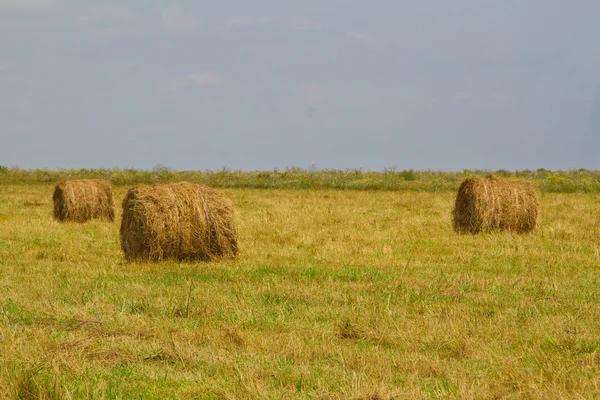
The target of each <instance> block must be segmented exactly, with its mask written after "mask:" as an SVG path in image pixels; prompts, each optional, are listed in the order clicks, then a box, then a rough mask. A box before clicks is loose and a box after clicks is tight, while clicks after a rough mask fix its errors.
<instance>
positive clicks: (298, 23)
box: [289, 17, 323, 31]
mask: <svg viewBox="0 0 600 400" xmlns="http://www.w3.org/2000/svg"><path fill="white" fill-rule="evenodd" d="M289 25H290V27H291V28H292V29H293V30H296V31H320V30H321V29H323V25H322V24H321V23H320V22H319V21H315V20H312V19H307V18H302V17H293V18H292V19H291V20H290V22H289Z"/></svg>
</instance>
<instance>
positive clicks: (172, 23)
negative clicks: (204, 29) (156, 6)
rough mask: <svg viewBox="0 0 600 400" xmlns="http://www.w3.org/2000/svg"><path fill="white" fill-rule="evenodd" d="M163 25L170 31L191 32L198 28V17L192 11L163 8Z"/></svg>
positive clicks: (179, 8)
mask: <svg viewBox="0 0 600 400" xmlns="http://www.w3.org/2000/svg"><path fill="white" fill-rule="evenodd" d="M161 26H162V28H163V29H164V30H165V31H167V32H170V33H190V32H195V31H196V30H197V29H198V19H197V18H196V16H195V15H194V14H192V13H191V12H190V11H186V10H184V9H183V8H181V7H172V8H167V9H165V10H163V12H162V15H161Z"/></svg>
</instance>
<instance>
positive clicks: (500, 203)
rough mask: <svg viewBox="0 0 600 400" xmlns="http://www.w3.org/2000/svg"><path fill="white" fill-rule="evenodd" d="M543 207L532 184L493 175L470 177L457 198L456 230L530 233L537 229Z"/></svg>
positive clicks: (461, 187)
mask: <svg viewBox="0 0 600 400" xmlns="http://www.w3.org/2000/svg"><path fill="white" fill-rule="evenodd" d="M539 208H540V205H539V200H538V196H537V193H536V191H535V188H534V187H533V185H532V184H531V183H530V182H522V181H511V180H507V179H503V178H498V177H496V176H493V175H488V176H486V177H484V178H467V179H465V180H464V181H463V183H462V184H461V185H460V188H459V189H458V195H457V196H456V203H455V206H454V211H453V214H454V230H456V231H457V232H470V233H479V232H489V231H494V230H509V231H515V232H518V233H525V232H530V231H533V230H534V229H535V228H536V225H537V221H538V214H539Z"/></svg>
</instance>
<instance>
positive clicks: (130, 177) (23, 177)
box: [0, 165, 600, 193]
mask: <svg viewBox="0 0 600 400" xmlns="http://www.w3.org/2000/svg"><path fill="white" fill-rule="evenodd" d="M490 172H494V173H495V174H497V175H500V176H503V177H509V178H514V179H525V180H529V181H531V182H532V183H533V184H534V186H536V188H537V189H538V190H539V191H541V192H543V193H600V171H590V170H585V169H579V170H571V171H548V170H545V169H538V170H536V171H530V170H523V171H506V170H498V171H479V170H478V171H470V170H464V171H462V172H441V171H414V170H403V171H400V170H397V169H395V168H391V169H386V170H385V171H379V172H378V171H363V170H345V171H342V170H317V169H315V168H312V169H308V170H306V169H301V168H296V167H292V168H288V169H286V170H285V171H278V170H275V171H232V170H228V169H223V170H221V171H174V170H171V169H169V168H167V167H164V166H161V165H157V166H156V167H154V169H153V170H151V171H144V170H135V169H71V170H69V169H61V170H47V169H38V170H23V169H19V168H7V167H2V166H0V184H6V183H11V184H17V183H18V184H24V183H29V184H31V183H36V184H37V183H55V182H57V181H59V180H62V179H86V178H99V179H108V180H111V181H112V182H113V183H114V184H115V185H119V186H124V185H133V184H139V183H166V182H178V181H187V182H192V183H202V184H205V185H208V186H211V187H216V188H236V189H342V190H370V191H373V190H377V191H398V190H412V191H421V192H437V191H444V190H457V189H458V186H459V185H460V183H461V182H462V181H463V180H464V179H465V178H467V177H471V176H484V175H487V174H488V173H490Z"/></svg>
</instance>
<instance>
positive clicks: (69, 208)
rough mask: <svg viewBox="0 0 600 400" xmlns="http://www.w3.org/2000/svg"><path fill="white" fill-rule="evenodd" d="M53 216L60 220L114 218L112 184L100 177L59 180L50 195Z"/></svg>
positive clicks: (74, 220)
mask: <svg viewBox="0 0 600 400" xmlns="http://www.w3.org/2000/svg"><path fill="white" fill-rule="evenodd" d="M52 200H53V201H54V218H55V219H57V220H58V221H62V222H86V221H89V220H90V219H92V218H97V219H101V220H106V221H111V222H112V221H114V219H115V202H114V200H113V196H112V184H111V183H110V181H107V180H102V179H74V180H66V181H60V182H58V184H57V185H56V188H55V189H54V194H53V195H52Z"/></svg>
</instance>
